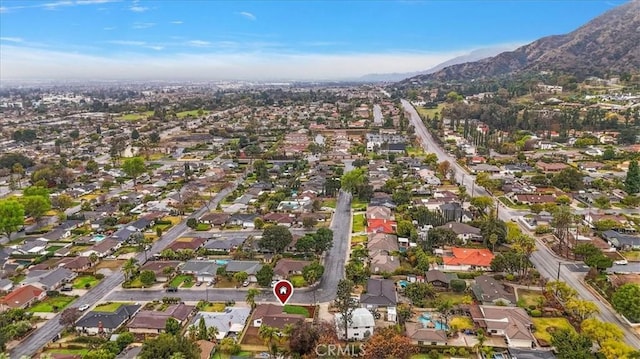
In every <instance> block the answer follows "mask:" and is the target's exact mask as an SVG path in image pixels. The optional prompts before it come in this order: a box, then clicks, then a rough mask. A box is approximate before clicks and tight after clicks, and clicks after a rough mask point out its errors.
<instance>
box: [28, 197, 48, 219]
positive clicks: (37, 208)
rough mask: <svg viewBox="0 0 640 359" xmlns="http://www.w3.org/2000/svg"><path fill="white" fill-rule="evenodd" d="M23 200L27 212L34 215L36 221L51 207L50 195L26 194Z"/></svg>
mask: <svg viewBox="0 0 640 359" xmlns="http://www.w3.org/2000/svg"><path fill="white" fill-rule="evenodd" d="M21 200H22V205H23V206H24V212H25V214H26V215H27V216H29V217H33V218H34V219H35V220H36V221H37V220H39V219H40V218H42V216H44V214H45V213H47V211H49V210H50V209H51V201H50V200H49V198H48V197H43V196H25V197H22V199H21Z"/></svg>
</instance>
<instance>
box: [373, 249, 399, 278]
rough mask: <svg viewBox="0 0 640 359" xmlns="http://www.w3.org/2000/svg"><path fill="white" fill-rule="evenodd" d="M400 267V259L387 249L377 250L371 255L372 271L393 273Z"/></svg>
mask: <svg viewBox="0 0 640 359" xmlns="http://www.w3.org/2000/svg"><path fill="white" fill-rule="evenodd" d="M398 267H400V259H398V258H397V257H394V256H392V255H391V254H390V253H389V252H387V251H376V252H374V253H373V255H371V254H370V255H369V268H370V270H371V272H372V273H393V272H394V271H395V270H396V269H398Z"/></svg>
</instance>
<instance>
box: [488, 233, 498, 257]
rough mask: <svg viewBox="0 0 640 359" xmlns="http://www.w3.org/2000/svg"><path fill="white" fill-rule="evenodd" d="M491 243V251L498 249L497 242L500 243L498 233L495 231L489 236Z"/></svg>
mask: <svg viewBox="0 0 640 359" xmlns="http://www.w3.org/2000/svg"><path fill="white" fill-rule="evenodd" d="M489 243H491V251H492V252H495V251H496V243H498V235H497V234H495V233H491V235H490V236H489Z"/></svg>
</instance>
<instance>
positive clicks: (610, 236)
mask: <svg viewBox="0 0 640 359" xmlns="http://www.w3.org/2000/svg"><path fill="white" fill-rule="evenodd" d="M602 238H604V239H605V240H606V241H607V242H608V243H609V245H611V246H613V247H615V248H616V249H618V250H640V236H634V235H630V234H623V233H619V232H616V231H614V230H611V229H610V230H608V231H604V232H603V233H602Z"/></svg>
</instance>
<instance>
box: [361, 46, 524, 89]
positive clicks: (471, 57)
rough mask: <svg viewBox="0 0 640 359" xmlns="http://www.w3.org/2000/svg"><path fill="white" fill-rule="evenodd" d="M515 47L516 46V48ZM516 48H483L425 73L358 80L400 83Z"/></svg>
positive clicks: (377, 75) (443, 63) (374, 76)
mask: <svg viewBox="0 0 640 359" xmlns="http://www.w3.org/2000/svg"><path fill="white" fill-rule="evenodd" d="M514 47H515V46H514ZM514 47H504V46H501V47H488V48H482V49H477V50H473V51H471V52H469V53H466V54H464V55H460V56H456V57H454V58H452V59H450V60H447V61H445V62H442V63H440V64H438V65H436V66H434V67H432V68H430V69H428V70H424V71H415V72H402V73H399V72H396V73H388V74H367V75H363V76H361V77H360V78H358V81H365V82H393V81H400V80H403V79H406V78H408V77H413V76H418V75H425V74H432V73H434V72H437V71H440V70H442V69H444V68H445V67H447V66H451V65H457V64H462V63H465V62H471V61H478V60H482V59H486V58H488V57H491V56H495V55H497V54H499V53H501V52H503V51H508V50H513V48H514Z"/></svg>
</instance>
